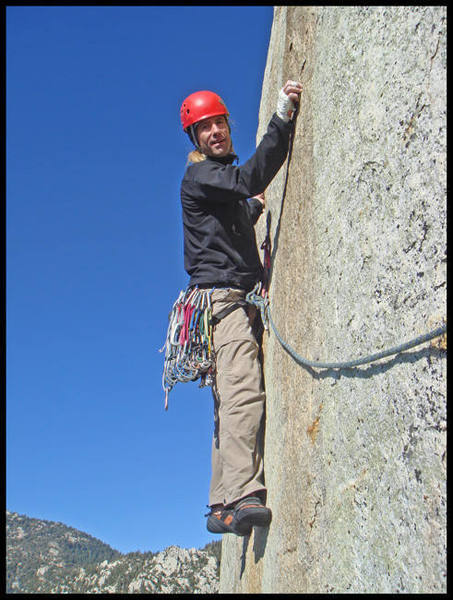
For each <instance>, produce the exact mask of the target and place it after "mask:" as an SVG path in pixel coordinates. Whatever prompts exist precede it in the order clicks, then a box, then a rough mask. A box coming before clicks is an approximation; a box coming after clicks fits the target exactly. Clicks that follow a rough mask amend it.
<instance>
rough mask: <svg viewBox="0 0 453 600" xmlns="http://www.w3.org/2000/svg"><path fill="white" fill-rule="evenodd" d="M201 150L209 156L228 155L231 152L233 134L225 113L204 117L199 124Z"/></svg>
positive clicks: (198, 133) (198, 136)
mask: <svg viewBox="0 0 453 600" xmlns="http://www.w3.org/2000/svg"><path fill="white" fill-rule="evenodd" d="M196 131H197V138H198V144H199V145H200V150H201V151H202V152H203V154H206V155H207V156H226V155H227V154H229V153H230V152H231V136H230V129H229V127H228V123H227V121H226V119H225V117H224V116H223V115H219V116H217V117H209V118H208V119H203V120H202V121H200V122H199V123H198V125H197V129H196Z"/></svg>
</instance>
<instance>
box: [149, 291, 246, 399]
mask: <svg viewBox="0 0 453 600" xmlns="http://www.w3.org/2000/svg"><path fill="white" fill-rule="evenodd" d="M213 289H214V288H213ZM213 289H198V287H195V288H193V289H187V290H182V291H181V292H180V293H179V296H178V298H177V300H176V302H175V303H174V305H173V308H172V310H171V311H170V314H169V316H168V319H169V323H168V329H167V338H166V341H165V344H164V346H163V347H162V348H161V350H160V352H163V351H164V349H165V360H164V370H163V375H162V387H163V389H164V392H165V410H167V408H168V395H169V393H170V391H171V390H172V389H173V387H174V386H175V385H176V383H178V381H180V382H183V383H185V382H187V381H196V380H197V379H198V378H200V380H201V381H200V387H205V386H208V385H212V383H213V378H214V372H215V355H214V349H213V345H212V333H213V327H214V326H215V325H217V323H219V322H220V321H221V320H222V319H224V318H225V317H226V316H227V315H229V314H230V313H232V312H233V311H234V310H236V309H238V308H241V307H244V308H245V307H246V306H247V302H246V301H245V300H238V301H237V302H235V303H234V304H231V305H230V306H228V307H226V308H224V309H223V310H222V311H220V312H219V313H218V314H217V315H216V316H215V317H214V316H213V315H212V303H211V295H212V292H213Z"/></svg>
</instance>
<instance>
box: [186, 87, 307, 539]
mask: <svg viewBox="0 0 453 600" xmlns="http://www.w3.org/2000/svg"><path fill="white" fill-rule="evenodd" d="M301 91H302V86H301V84H300V83H299V82H296V81H288V82H287V83H286V84H285V85H284V87H283V88H282V89H281V90H280V92H279V95H278V102H277V110H276V113H274V115H273V116H272V118H271V119H270V122H269V125H268V128H267V132H266V133H265V135H264V136H263V138H262V140H261V142H260V144H259V145H258V146H257V148H256V151H255V153H254V155H253V156H252V157H251V158H250V159H249V160H247V161H246V162H245V163H244V164H243V165H242V166H239V165H233V163H234V161H237V162H238V157H237V156H236V154H235V153H234V150H233V143H232V139H231V128H230V124H229V120H228V117H229V113H228V109H227V107H226V105H225V103H224V102H223V100H222V99H221V98H220V96H218V95H217V94H216V93H214V92H211V91H199V92H195V93H193V94H191V95H190V96H188V97H187V98H186V99H185V100H184V102H183V103H182V106H181V122H182V126H183V129H184V131H185V132H186V133H187V134H188V136H189V138H190V140H191V142H192V143H193V145H194V146H195V149H194V150H193V151H192V152H191V153H190V154H189V160H188V166H187V168H186V171H185V174H184V178H183V181H182V184H181V202H182V213H183V214H182V218H183V228H184V267H185V270H186V271H187V273H188V274H189V276H190V281H189V288H193V287H195V286H198V288H199V289H209V290H212V295H211V300H212V314H213V322H214V323H215V326H214V329H213V348H214V355H215V375H214V378H213V383H212V391H213V398H214V436H213V441H212V450H211V461H212V474H211V483H210V489H209V505H208V508H210V512H209V513H208V515H206V516H207V517H208V519H207V528H208V530H209V531H210V532H212V533H235V534H237V535H249V534H250V533H251V530H252V527H253V526H255V525H256V526H266V525H268V524H269V523H270V521H271V518H272V513H271V510H270V508H268V507H267V506H266V495H267V490H266V487H265V484H264V467H263V448H262V442H263V440H262V438H263V427H262V425H263V423H262V421H263V419H264V403H265V392H264V386H263V380H262V369H261V362H260V358H259V351H260V347H259V336H260V325H259V324H257V323H256V321H258V319H255V320H254V315H253V314H252V311H248V312H247V309H246V308H245V307H244V304H245V302H244V298H245V295H246V293H247V292H248V291H249V290H251V289H252V288H253V287H254V285H255V284H256V283H257V282H258V281H260V280H261V278H262V276H263V267H262V264H261V261H260V258H259V255H258V250H257V246H256V238H255V230H254V225H255V223H256V222H257V220H258V218H259V216H260V214H261V213H262V211H263V209H264V202H265V200H264V191H265V189H266V187H267V186H268V185H269V183H270V182H271V181H272V179H273V178H274V177H275V175H276V174H277V172H278V171H279V169H280V167H281V166H282V164H283V163H284V161H285V158H286V155H287V152H288V145H289V137H290V133H291V131H292V128H293V122H292V121H291V116H292V114H293V112H294V110H295V108H296V106H297V104H298V103H299V100H300V94H301ZM216 317H217V319H216ZM261 331H262V330H261Z"/></svg>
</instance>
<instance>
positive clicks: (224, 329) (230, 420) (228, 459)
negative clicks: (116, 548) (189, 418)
mask: <svg viewBox="0 0 453 600" xmlns="http://www.w3.org/2000/svg"><path fill="white" fill-rule="evenodd" d="M244 296H245V293H244V291H242V290H237V289H231V288H225V289H215V290H214V291H213V294H212V312H213V316H216V314H218V313H219V312H220V311H221V310H223V309H224V308H226V307H227V306H228V305H229V304H231V303H235V302H236V301H237V300H240V299H243V298H244ZM250 308H251V311H253V307H250ZM251 311H250V312H251ZM213 346H214V351H215V356H216V377H215V382H214V385H213V396H214V437H213V442H212V477H211V485H210V491H209V504H210V506H213V505H215V504H230V503H233V502H235V501H236V500H239V499H240V498H242V497H244V496H246V495H248V494H250V493H252V492H258V491H260V490H263V491H264V493H265V486H264V473H263V451H262V438H263V427H262V425H263V423H262V420H263V416H264V403H265V392H264V388H263V382H262V373H261V364H260V358H259V345H258V342H257V340H256V337H255V334H254V332H253V330H252V327H251V318H250V319H249V317H248V315H247V312H246V311H245V310H244V308H242V307H240V308H237V309H236V310H234V311H233V312H232V313H230V314H229V315H227V316H226V317H224V318H223V319H222V320H221V321H220V322H219V323H218V324H217V325H216V326H215V327H214V332H213Z"/></svg>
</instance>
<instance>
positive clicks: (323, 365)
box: [246, 284, 447, 369]
mask: <svg viewBox="0 0 453 600" xmlns="http://www.w3.org/2000/svg"><path fill="white" fill-rule="evenodd" d="M261 293H262V292H261V285H260V284H258V285H257V286H256V287H255V289H253V290H252V291H251V292H249V293H248V294H247V296H246V300H247V302H249V303H250V304H253V305H254V306H256V307H257V308H259V309H260V311H261V316H262V318H263V324H264V326H265V328H266V329H268V325H267V323H268V322H269V323H270V325H271V327H272V330H273V331H274V333H275V336H276V338H277V339H278V341H279V342H280V344H281V345H282V347H283V348H284V349H285V350H286V352H288V354H289V355H290V356H291V357H292V358H293V359H294V360H295V361H296V362H297V363H298V364H300V365H303V366H306V367H314V368H317V369H348V368H351V367H357V366H358V365H364V364H367V363H371V362H375V361H377V360H379V359H381V358H385V357H386V356H392V355H394V354H400V353H401V352H403V351H404V350H409V349H410V348H414V347H415V346H419V345H420V344H423V343H425V342H428V341H430V340H432V339H434V338H436V337H439V336H441V335H444V334H445V333H446V332H447V326H446V324H444V325H442V326H440V327H437V328H436V329H434V330H433V331H430V332H429V333H425V334H423V335H419V336H418V337H416V338H414V339H412V340H410V341H408V342H404V343H402V344H398V345H397V346H393V347H392V348H389V349H388V350H382V351H381V352H375V353H374V354H369V355H368V356H364V357H362V358H356V359H353V360H347V361H343V362H322V361H313V360H309V359H307V358H304V357H303V356H301V355H300V354H299V353H298V352H296V351H295V350H294V349H293V348H292V347H291V346H290V345H289V344H288V343H287V342H285V340H284V339H283V338H282V336H281V335H280V333H279V331H278V329H277V327H276V325H275V323H274V321H273V319H272V316H271V311H270V306H269V299H268V298H267V294H266V297H263V296H262V295H261Z"/></svg>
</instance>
